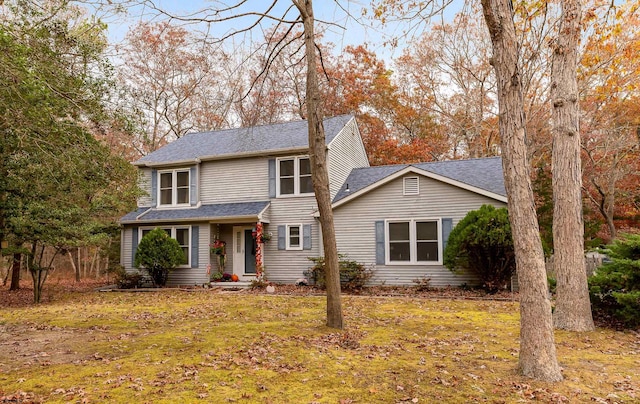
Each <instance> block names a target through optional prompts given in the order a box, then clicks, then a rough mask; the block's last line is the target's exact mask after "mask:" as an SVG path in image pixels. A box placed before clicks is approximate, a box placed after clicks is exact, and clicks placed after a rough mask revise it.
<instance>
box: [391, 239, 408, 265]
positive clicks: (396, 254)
mask: <svg viewBox="0 0 640 404" xmlns="http://www.w3.org/2000/svg"><path fill="white" fill-rule="evenodd" d="M409 251H410V248H409V242H406V243H398V242H394V243H389V260H390V261H410V260H411V256H410V252H409Z"/></svg>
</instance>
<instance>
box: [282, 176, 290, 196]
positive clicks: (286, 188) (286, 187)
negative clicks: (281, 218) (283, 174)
mask: <svg viewBox="0 0 640 404" xmlns="http://www.w3.org/2000/svg"><path fill="white" fill-rule="evenodd" d="M280 194H281V195H289V194H293V178H281V179H280Z"/></svg>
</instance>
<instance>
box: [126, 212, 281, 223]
mask: <svg viewBox="0 0 640 404" xmlns="http://www.w3.org/2000/svg"><path fill="white" fill-rule="evenodd" d="M261 213H262V212H260V213H259V214H257V215H241V216H217V217H210V216H203V217H188V218H182V219H150V220H121V221H120V224H122V225H126V224H139V225H144V224H152V223H186V222H210V223H236V222H243V221H244V222H247V221H261V222H262V223H269V221H267V220H264V219H262V218H261V217H260V216H261Z"/></svg>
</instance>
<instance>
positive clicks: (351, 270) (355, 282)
mask: <svg viewBox="0 0 640 404" xmlns="http://www.w3.org/2000/svg"><path fill="white" fill-rule="evenodd" d="M339 258H340V261H339V263H340V286H341V287H342V288H343V289H345V290H356V289H362V288H363V287H364V286H365V285H366V283H367V281H368V280H369V279H371V277H372V276H373V272H371V270H370V269H368V268H367V267H365V266H364V265H363V264H361V263H359V262H357V261H353V260H348V259H346V256H345V255H342V254H340V256H339ZM308 259H309V261H311V262H313V263H314V264H315V265H314V266H313V267H311V268H309V270H308V271H305V272H304V275H305V276H306V277H307V279H309V281H310V283H313V284H315V286H316V287H318V288H320V289H324V288H325V287H326V281H325V273H324V257H309V258H308Z"/></svg>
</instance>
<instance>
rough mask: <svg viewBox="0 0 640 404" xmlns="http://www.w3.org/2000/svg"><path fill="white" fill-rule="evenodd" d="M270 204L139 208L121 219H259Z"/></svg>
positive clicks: (149, 220)
mask: <svg viewBox="0 0 640 404" xmlns="http://www.w3.org/2000/svg"><path fill="white" fill-rule="evenodd" d="M268 206H269V201H257V202H238V203H217V204H211V205H202V206H199V207H197V208H184V209H154V208H138V209H137V210H136V211H134V212H130V213H127V214H126V215H125V216H123V217H122V218H121V219H120V223H122V224H131V223H159V222H176V221H196V220H214V219H215V220H222V219H226V220H229V219H247V218H251V219H253V218H257V219H259V218H260V217H261V215H262V214H263V212H264V211H265V210H266V209H267V207H268Z"/></svg>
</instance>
